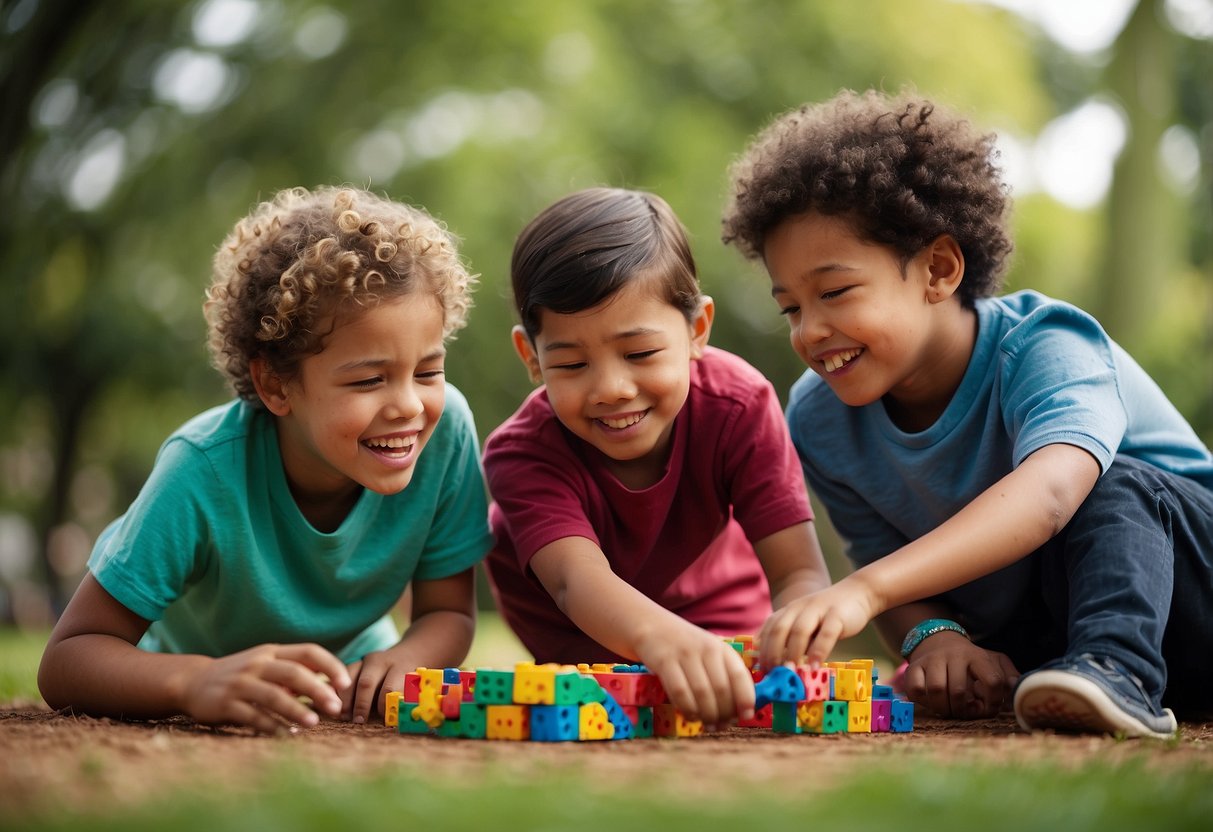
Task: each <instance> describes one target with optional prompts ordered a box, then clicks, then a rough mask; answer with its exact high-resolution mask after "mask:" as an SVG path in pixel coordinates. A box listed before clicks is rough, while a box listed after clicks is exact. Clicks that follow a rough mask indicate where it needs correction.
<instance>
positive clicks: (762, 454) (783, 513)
mask: <svg viewBox="0 0 1213 832" xmlns="http://www.w3.org/2000/svg"><path fill="white" fill-rule="evenodd" d="M722 445H723V447H724V449H725V451H726V452H725V454H724V455H723V463H722V464H723V471H722V476H721V477H719V478H718V481H719V482H722V483H724V486H725V488H726V490H727V492H728V493H727V494H726V499H727V500H728V502H729V503H731V504H732V506H733V516H734V517H735V518H736V519H737V522H738V523H740V524H741V527H742V528H743V529H744V530H745V533H746V537H747V538H748V539H749V540H750V542H751V543H756V542H758V541H759V540H762V539H763V538H765V537H768V536H769V535H772V534H774V533H776V532H778V531H782V530H783V529H786V528H788V527H790V526H794V525H796V524H797V523H803V522H805V521H807V520H812V519H813V510H812V508H810V506H809V496H808V492H807V491H806V490H805V484H804V476H803V474H802V473H801V470H800V464H799V462H798V460H797V457H796V449H795V448H794V447H793V446H792V440H791V437H790V435H789V434H788V425H787V422H786V421H785V420H784V416H783V410H782V408H781V407H780V405H779V399H778V397H777V396H776V395H775V389H774V388H773V387H772V386H771V385H770V384H769V383H767V382H765V380H764V383H761V384H759V385H757V386H756V387H755V389H754V392H753V395H752V396H751V397H750V399H749V400H748V401H747V402H745V403H744V406H743V407H740V408H737V410H736V412H735V413H734V415H733V420H732V422H731V424H729V425H727V426H726V429H725V430H724V431H723V432H722Z"/></svg>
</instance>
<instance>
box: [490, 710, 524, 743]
mask: <svg viewBox="0 0 1213 832" xmlns="http://www.w3.org/2000/svg"><path fill="white" fill-rule="evenodd" d="M485 710H486V713H485V719H486V720H487V722H486V728H485V732H484V736H485V739H490V740H525V739H529V738H530V736H531V714H530V706H528V705H489V706H488V708H486V709H485Z"/></svg>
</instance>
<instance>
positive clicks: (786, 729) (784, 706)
mask: <svg viewBox="0 0 1213 832" xmlns="http://www.w3.org/2000/svg"><path fill="white" fill-rule="evenodd" d="M770 707H771V730H772V731H774V732H775V733H776V734H799V733H800V719H799V718H798V717H797V715H796V711H797V709H798V707H799V706H798V705H797V704H796V703H795V702H772V703H771V705H770Z"/></svg>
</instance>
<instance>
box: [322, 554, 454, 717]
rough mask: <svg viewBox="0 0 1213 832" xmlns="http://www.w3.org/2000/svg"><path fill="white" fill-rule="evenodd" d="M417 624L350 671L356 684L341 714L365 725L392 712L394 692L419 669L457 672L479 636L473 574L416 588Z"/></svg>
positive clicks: (346, 695) (414, 619) (423, 583)
mask: <svg viewBox="0 0 1213 832" xmlns="http://www.w3.org/2000/svg"><path fill="white" fill-rule="evenodd" d="M412 590H413V602H412V623H411V624H409V628H408V629H407V630H406V631H405V633H404V636H403V637H401V639H400V641H399V642H398V643H397V644H396V645H395V646H394V647H391V648H389V649H387V650H378V651H376V652H374V653H367V654H366V656H364V657H363V658H362V661H359V662H354V663H353V664H351V665H350V675H351V676H352V677H353V678H354V679H355V680H356V681H355V683H354V684H353V685H351V686H350V687H349V688H348V689H347V690H346V691H345V692H344V695H343V697H342V703H341V704H342V712H343V713H345V714H346V715H348V716H349V717H350V718H351V719H352V720H353V721H354V722H366V720H367V718H368V717H369V716H370V714H371V711H372V710H376V709H377V710H378V713H380V714H382V713H384V712H385V711H386V709H387V705H386V703H387V695H388V693H389V692H390V691H394V690H397V691H398V690H403V689H404V675H405V674H406V673H410V672H412V671H414V670H416V669H417V668H419V667H453V666H456V665H458V664H459V663H460V662H461V661H463V659H464V657H466V656H467V654H468V650H469V649H470V648H471V646H472V636H473V635H474V634H475V630H476V586H475V581H474V572H473V570H472V569H465V570H464V571H462V572H459V573H458V574H455V575H451V576H450V577H447V578H439V579H438V580H433V581H418V580H415V581H413V583H412Z"/></svg>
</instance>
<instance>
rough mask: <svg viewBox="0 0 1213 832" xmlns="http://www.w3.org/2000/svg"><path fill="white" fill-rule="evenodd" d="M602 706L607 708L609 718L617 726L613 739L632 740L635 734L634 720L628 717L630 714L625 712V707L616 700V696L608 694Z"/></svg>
mask: <svg viewBox="0 0 1213 832" xmlns="http://www.w3.org/2000/svg"><path fill="white" fill-rule="evenodd" d="M602 706H603V707H604V708H606V712H607V719H609V720H610V721H611V724H612V725H614V726H615V736H614V737H612V739H617V740H630V739H631V738H632V736H633V735H634V734H635V731H634V730H633V728H632V720H630V719H628V715H627V714H626V713H624V712H623V708H621V707H620V706H619V703H618V702H616V701H615V697H613V696H611V695H610V694H609V693H608V694H606V699H603V700H602Z"/></svg>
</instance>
